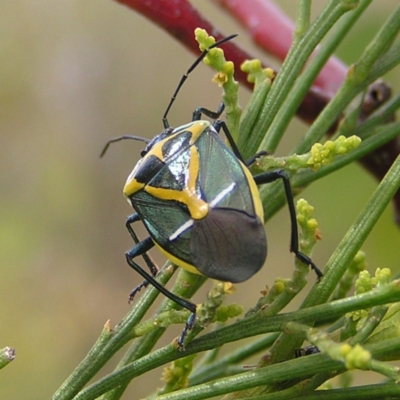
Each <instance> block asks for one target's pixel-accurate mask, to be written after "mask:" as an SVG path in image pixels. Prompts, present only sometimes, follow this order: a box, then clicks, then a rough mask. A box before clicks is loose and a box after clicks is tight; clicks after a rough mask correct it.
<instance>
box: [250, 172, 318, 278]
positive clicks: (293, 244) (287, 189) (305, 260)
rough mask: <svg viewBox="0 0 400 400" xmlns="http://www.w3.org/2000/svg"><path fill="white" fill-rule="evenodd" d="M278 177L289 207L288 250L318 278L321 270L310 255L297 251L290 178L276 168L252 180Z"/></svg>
mask: <svg viewBox="0 0 400 400" xmlns="http://www.w3.org/2000/svg"><path fill="white" fill-rule="evenodd" d="M278 179H282V182H283V186H284V188H285V194H286V200H287V204H288V207H289V214H290V223H291V235H290V251H291V252H292V253H294V255H295V256H296V257H297V258H298V259H299V260H300V261H301V262H303V263H304V264H306V265H309V266H310V267H311V269H313V270H314V271H315V273H316V274H317V276H318V279H320V278H321V277H322V276H323V275H322V272H321V271H320V270H319V269H318V268H317V266H316V265H315V264H314V263H313V261H312V260H311V258H310V257H308V256H306V255H305V254H303V253H302V252H300V251H299V234H298V230H297V220H296V209H295V207H294V201H293V195H292V189H291V187H290V180H289V177H288V175H287V173H286V172H285V171H284V170H282V169H278V170H275V171H268V172H264V173H262V174H259V175H256V176H254V180H255V182H256V184H257V185H262V184H264V183H271V182H274V181H276V180H278Z"/></svg>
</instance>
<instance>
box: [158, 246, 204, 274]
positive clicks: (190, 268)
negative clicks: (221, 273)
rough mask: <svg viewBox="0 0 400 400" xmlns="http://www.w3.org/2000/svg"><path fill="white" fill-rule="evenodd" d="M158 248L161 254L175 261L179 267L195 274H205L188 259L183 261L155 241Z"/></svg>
mask: <svg viewBox="0 0 400 400" xmlns="http://www.w3.org/2000/svg"><path fill="white" fill-rule="evenodd" d="M154 244H155V245H156V247H157V248H158V250H159V251H160V253H161V254H163V255H164V256H165V257H166V258H167V259H168V260H170V261H171V262H173V263H174V264H175V265H177V266H178V267H181V268H183V269H185V270H186V271H189V272H191V273H193V274H197V275H203V274H202V273H201V272H200V271H199V270H198V269H197V268H196V267H195V266H194V265H192V264H189V263H187V262H186V261H183V260H181V259H179V258H178V257H175V256H174V255H173V254H171V253H168V251H166V250H165V249H163V248H162V247H161V246H160V245H159V244H158V243H156V242H154Z"/></svg>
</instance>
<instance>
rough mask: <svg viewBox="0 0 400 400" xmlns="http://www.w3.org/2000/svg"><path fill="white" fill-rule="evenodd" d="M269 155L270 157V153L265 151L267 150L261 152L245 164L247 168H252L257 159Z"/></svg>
mask: <svg viewBox="0 0 400 400" xmlns="http://www.w3.org/2000/svg"><path fill="white" fill-rule="evenodd" d="M267 155H268V151H265V150H261V151H259V152H258V153H256V154H254V156H253V157H251V158H249V159H248V160H246V162H245V165H246V167H250V166H251V165H252V164H254V163H255V162H256V161H257V158H260V157H262V156H267Z"/></svg>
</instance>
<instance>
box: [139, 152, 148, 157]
mask: <svg viewBox="0 0 400 400" xmlns="http://www.w3.org/2000/svg"><path fill="white" fill-rule="evenodd" d="M146 154H147V150H142V151H141V152H140V157H142V158H143V157H144V156H145V155H146Z"/></svg>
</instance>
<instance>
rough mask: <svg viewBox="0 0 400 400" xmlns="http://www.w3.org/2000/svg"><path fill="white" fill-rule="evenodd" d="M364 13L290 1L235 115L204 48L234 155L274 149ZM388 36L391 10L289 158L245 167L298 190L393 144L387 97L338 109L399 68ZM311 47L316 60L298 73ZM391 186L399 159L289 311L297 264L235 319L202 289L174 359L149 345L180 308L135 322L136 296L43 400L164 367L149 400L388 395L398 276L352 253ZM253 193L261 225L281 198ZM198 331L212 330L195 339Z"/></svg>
mask: <svg viewBox="0 0 400 400" xmlns="http://www.w3.org/2000/svg"><path fill="white" fill-rule="evenodd" d="M369 4H370V1H368V0H360V1H358V0H353V1H352V0H341V1H337V0H334V1H329V2H328V3H327V5H326V7H325V9H324V10H323V11H322V12H321V14H320V15H319V16H318V18H316V20H315V21H314V22H310V20H309V14H310V2H309V1H299V2H298V7H299V11H298V21H297V25H296V32H295V37H294V40H293V45H292V48H291V49H290V51H289V53H288V55H287V58H286V60H285V61H284V63H283V65H282V68H281V70H280V72H279V74H278V75H277V76H276V77H274V76H273V72H272V71H271V70H268V69H267V70H264V69H262V67H261V63H260V62H259V61H257V60H253V61H248V62H246V63H245V64H244V65H243V66H242V69H243V70H244V71H245V72H246V73H247V74H248V76H249V81H251V82H253V83H254V93H253V95H252V97H251V98H250V100H249V102H248V104H247V106H246V107H245V108H244V110H243V112H242V110H241V108H240V106H239V104H238V85H237V83H236V82H235V80H234V68H233V64H232V63H231V62H229V61H226V60H225V58H224V54H223V52H222V50H220V49H217V48H215V49H212V51H210V52H209V54H208V55H207V57H206V58H205V59H204V61H205V63H206V64H208V65H210V66H211V67H212V68H214V69H215V71H216V75H215V78H214V81H215V82H216V83H217V84H218V85H220V86H221V87H222V89H223V99H224V103H225V106H226V119H227V124H228V126H229V129H230V131H231V132H232V135H233V137H234V138H235V139H236V140H237V143H238V146H239V149H240V150H241V151H242V152H243V155H244V157H245V158H247V157H250V156H251V155H253V154H254V153H256V152H257V151H260V150H268V151H269V152H271V151H274V150H275V149H276V147H277V145H278V144H279V142H280V141H281V139H282V136H283V135H284V133H285V130H286V127H287V125H288V122H289V121H290V119H291V118H292V117H293V116H294V114H295V111H296V109H297V107H298V105H299V103H300V101H301V99H302V98H303V96H304V94H305V93H306V92H307V91H308V90H309V88H310V86H311V84H312V82H313V80H314V79H315V77H316V76H317V75H318V73H319V71H320V69H321V68H322V66H323V64H324V63H325V62H326V60H327V59H328V58H329V56H330V55H331V54H332V52H333V51H334V50H335V48H336V46H337V45H338V44H339V43H340V41H341V40H343V38H344V37H345V35H346V34H347V32H348V31H349V30H350V28H351V27H352V26H353V24H354V23H355V22H356V21H357V19H358V18H359V16H360V15H361V14H362V12H363V11H364V10H365V9H366V8H367V7H368V5H369ZM333 28H335V29H333ZM399 31H400V7H397V9H396V10H394V12H393V13H392V14H391V16H390V17H389V19H388V20H387V22H386V23H385V24H384V26H382V28H381V30H380V31H379V32H378V34H377V35H376V36H375V38H374V39H373V40H372V41H371V43H370V44H369V46H368V47H367V48H366V49H365V51H364V52H363V54H362V55H361V57H360V59H359V60H358V61H356V62H355V63H354V65H353V66H352V67H351V68H350V69H349V72H348V75H347V77H346V79H345V81H344V82H343V84H342V86H341V87H340V88H339V90H338V91H337V93H336V95H335V96H334V98H333V99H332V101H331V102H330V103H329V104H328V105H327V107H326V108H325V109H324V110H323V112H322V113H321V114H320V116H319V117H318V118H317V119H316V120H315V122H314V123H313V124H312V126H311V127H310V128H309V130H308V132H307V133H306V135H305V136H304V138H302V139H301V140H300V142H299V143H298V144H297V145H296V146H294V151H293V154H289V155H288V156H287V157H281V158H275V157H272V156H270V155H268V156H265V157H262V158H260V159H259V160H257V165H256V166H255V168H256V169H257V171H258V172H260V171H266V170H269V169H271V168H272V169H273V168H284V169H285V170H286V171H287V172H288V173H289V174H290V175H291V177H292V179H291V181H292V185H293V189H295V190H296V191H298V190H299V189H300V188H303V187H305V186H306V185H308V184H310V183H312V182H313V181H315V180H317V179H319V178H322V177H324V176H325V175H327V174H329V173H331V172H334V171H336V170H338V169H340V168H342V167H343V166H345V165H347V164H349V163H351V162H354V161H356V160H358V159H360V158H361V157H363V156H365V155H366V154H368V153H370V152H371V151H374V150H375V149H377V148H378V147H380V146H382V145H383V144H385V143H387V142H389V141H390V140H392V139H393V138H395V137H397V136H398V135H399V134H400V123H398V122H389V123H388V122H387V117H389V116H391V115H393V113H394V112H395V111H396V110H397V109H398V108H399V106H400V100H399V99H400V97H399V95H395V96H394V97H393V99H391V100H390V101H389V102H387V103H386V104H385V105H383V106H382V107H381V108H380V109H379V110H377V111H376V112H375V113H373V114H371V115H370V116H369V118H367V119H365V120H363V121H361V122H360V123H357V124H355V123H354V121H355V120H356V119H357V118H354V116H355V114H354V112H355V111H354V108H351V107H348V106H349V105H350V104H353V103H354V101H355V100H356V99H359V98H360V97H361V96H362V95H363V93H364V92H365V90H366V88H367V86H368V85H369V84H370V83H372V82H373V81H375V80H376V79H377V78H378V77H379V76H381V75H382V74H385V73H386V72H387V71H389V70H390V69H392V68H394V67H395V66H396V65H397V64H398V63H399V62H400V52H399V51H398V49H399V48H400V47H399V46H400V44H399V42H398V41H397V42H396V41H395V38H396V35H398V33H399ZM325 38H326V41H324V42H323V44H321V47H320V52H319V53H318V55H317V56H316V57H315V58H314V59H313V60H312V61H311V62H310V63H309V64H308V65H307V66H306V67H305V65H306V62H307V61H308V59H309V56H310V55H311V53H312V52H313V51H314V50H315V48H316V46H317V45H320V43H321V41H322V40H323V39H325ZM196 39H197V40H198V42H199V44H200V49H201V50H204V49H205V48H207V47H209V46H210V45H211V44H213V43H214V39H213V38H212V37H209V36H208V34H207V33H206V32H205V31H203V30H200V29H199V30H196ZM289 94H290V95H289ZM339 115H343V121H345V122H344V123H343V124H342V125H341V126H340V127H339V128H338V134H337V135H336V136H333V139H332V140H325V141H324V140H323V136H324V134H325V133H326V131H327V130H328V129H329V127H330V126H331V125H332V124H333V122H334V121H335V120H336V119H337V118H338V116H339ZM320 141H322V142H321V143H319V142H320ZM399 187H400V157H398V158H397V160H396V161H395V162H394V163H393V165H392V167H391V169H390V170H389V171H388V172H387V174H386V176H385V177H384V179H383V180H382V181H381V183H380V184H379V186H378V187H377V189H376V190H375V192H374V193H373V195H372V196H371V198H370V199H369V201H368V203H367V204H365V207H364V208H363V209H362V210H361V211H360V213H359V215H358V217H357V218H356V220H355V221H354V222H353V223H352V224H351V225H350V226H349V227H348V231H347V233H346V234H345V236H344V237H343V239H342V240H341V242H340V243H339V245H338V246H337V248H336V249H335V250H334V251H333V253H332V255H331V257H330V258H329V260H328V262H327V264H326V266H325V267H324V269H323V273H324V276H323V278H322V279H321V280H320V281H319V282H317V283H315V285H314V286H313V288H312V289H311V290H310V291H309V293H308V294H307V295H306V297H305V299H304V300H303V302H302V304H301V305H300V306H299V307H298V309H297V310H295V311H292V312H286V311H285V312H283V311H282V310H283V309H284V308H285V307H286V306H287V305H288V304H289V303H290V302H291V301H292V300H293V299H294V298H295V297H296V296H297V295H298V294H299V293H300V292H301V291H302V290H303V289H304V287H305V285H306V283H307V281H308V276H310V279H311V280H313V279H315V278H314V275H312V274H311V275H310V273H309V272H310V271H309V268H308V267H307V266H305V265H303V264H301V263H300V262H299V261H296V262H295V266H294V268H293V274H292V276H291V277H288V278H286V279H282V278H279V279H278V278H277V279H276V280H275V282H274V283H273V284H272V285H271V287H270V288H269V290H266V291H265V293H264V294H263V296H262V297H261V298H260V299H259V301H258V303H257V304H256V305H255V306H254V307H253V308H252V309H251V310H246V312H245V313H244V314H243V313H242V311H243V310H242V307H241V306H240V305H236V304H227V303H226V302H225V298H226V296H227V295H229V294H230V293H231V292H232V291H233V287H232V285H230V284H227V283H224V284H221V283H216V284H215V286H214V287H213V289H212V290H211V291H210V292H209V294H208V297H207V299H206V300H205V301H204V303H203V304H202V305H199V307H198V316H197V320H196V323H195V326H194V327H193V329H192V330H191V331H190V332H189V335H188V337H187V341H186V347H185V349H184V350H183V351H178V350H177V346H176V343H175V342H173V343H170V344H168V345H166V346H163V347H157V343H158V340H159V339H160V338H161V337H162V336H163V334H164V332H165V331H166V329H167V328H168V327H169V326H170V325H172V324H180V325H182V324H184V323H185V321H186V320H187V318H188V311H186V310H180V309H178V308H177V306H176V304H174V303H173V302H171V301H170V300H168V299H166V300H164V301H163V303H162V304H161V306H160V307H159V309H158V310H157V311H156V312H155V314H154V315H153V316H152V317H149V318H148V317H146V312H147V310H148V309H149V307H150V306H151V305H152V304H153V302H154V301H155V300H156V298H157V296H158V292H157V290H156V289H155V288H153V287H151V286H149V287H148V288H147V289H146V290H145V291H144V293H143V294H142V295H141V296H140V297H138V299H135V303H134V305H133V307H132V309H131V311H130V312H129V313H128V315H127V316H126V317H125V318H124V319H123V320H122V321H121V322H120V323H119V324H118V325H117V326H116V327H115V328H113V329H111V327H110V325H109V323H107V324H106V325H105V327H104V329H103V331H102V332H101V334H100V336H99V338H98V339H97V341H96V342H95V344H94V345H93V348H92V349H91V350H90V352H89V353H88V355H87V357H86V358H85V359H84V360H83V361H82V362H81V363H80V364H79V365H78V366H77V368H76V370H75V371H74V372H73V373H72V374H71V376H70V377H69V378H68V379H67V380H66V382H65V383H64V384H63V385H62V386H61V387H60V389H58V390H57V392H56V393H55V394H54V396H53V397H52V399H53V400H68V399H75V400H90V399H96V398H99V397H101V398H102V399H103V400H117V399H120V398H121V396H122V395H123V393H124V390H125V389H126V387H127V386H128V385H129V384H131V383H133V382H134V378H136V377H139V376H141V375H143V374H146V373H147V372H149V371H152V370H153V369H155V368H157V367H160V366H164V368H165V369H164V372H163V374H162V379H163V381H164V387H163V388H162V389H160V390H159V391H158V392H157V391H156V386H158V382H157V383H156V384H155V385H154V388H149V396H151V398H156V399H160V400H161V399H165V400H167V399H168V400H172V399H174V400H178V399H182V400H189V399H208V398H211V397H214V396H222V395H225V397H224V398H225V399H230V398H235V399H238V398H241V399H264V400H266V399H282V400H283V399H293V398H295V397H296V398H298V399H317V398H319V396H320V393H319V392H318V390H317V389H318V388H320V389H321V388H323V389H325V390H324V392H323V393H324V398H327V399H328V398H329V399H353V398H354V399H370V398H384V397H388V398H389V397H392V398H399V397H400V385H397V384H396V382H397V381H398V379H399V370H398V368H397V367H394V366H393V365H392V364H389V363H388V361H393V360H399V359H400V335H399V331H400V317H399V315H400V313H399V310H400V280H398V279H392V277H391V271H390V270H388V269H386V268H382V269H379V268H377V269H376V271H371V272H367V271H366V270H365V268H366V261H365V260H366V255H365V254H364V253H363V251H362V250H361V247H362V245H363V243H364V242H365V240H366V238H367V237H368V235H369V233H370V232H371V230H372V228H373V227H374V226H375V224H376V223H377V221H378V220H379V218H380V216H381V215H382V212H383V211H384V210H385V208H386V206H387V205H388V204H389V203H390V201H391V199H392V197H393V195H394V193H395V192H396V191H397V190H398V189H399ZM261 195H262V199H263V204H264V208H265V218H266V220H267V219H269V218H270V217H271V216H272V215H273V214H274V213H275V212H276V211H277V210H278V209H279V208H280V207H282V206H283V204H284V193H283V191H282V188H281V185H280V184H271V185H265V187H263V188H262V190H261ZM312 214H313V207H312V206H311V205H310V204H308V203H307V201H306V200H304V199H300V200H299V201H298V203H297V220H298V224H299V227H300V230H301V238H300V239H301V240H300V250H301V251H302V252H303V253H304V254H307V255H311V253H312V249H313V247H314V245H316V244H317V241H318V239H319V230H318V222H317V221H316V220H315V218H314V217H313V215H312ZM175 269H176V268H175V267H174V266H172V265H170V264H168V263H167V264H166V265H165V266H164V267H163V268H162V269H161V271H160V273H159V275H158V277H157V280H158V281H159V282H160V283H161V284H163V285H164V284H166V283H167V281H168V280H169V279H170V278H171V277H172V275H173V273H174V272H175ZM204 281H205V278H203V277H200V276H197V275H193V274H190V273H189V272H186V271H179V274H178V276H177V279H176V282H175V284H174V287H173V289H172V291H173V292H174V293H176V294H177V295H179V296H181V297H184V298H191V296H192V295H193V294H194V293H195V292H196V291H197V290H198V288H199V287H200V286H201V285H202V284H203V283H204ZM353 287H355V289H352V288H353ZM239 315H241V317H240V319H237V318H238V316H239ZM209 325H211V326H212V328H213V329H212V330H211V331H210V332H208V333H206V334H203V335H201V334H200V333H201V332H202V330H203V329H204V328H205V327H206V326H209ZM245 338H248V340H247V341H246V343H245V344H243V343H241V342H239V345H238V346H237V347H236V349H235V350H231V351H228V352H224V355H220V354H219V349H220V348H222V347H223V346H224V345H225V344H227V343H230V342H237V341H240V340H242V339H245ZM305 343H308V344H309V345H310V344H311V345H313V346H317V347H318V349H319V351H320V352H319V353H317V354H312V355H309V356H304V357H299V358H295V350H296V349H299V348H301V347H302V346H304V345H305ZM122 348H124V351H125V354H124V355H123V356H122V358H121V359H120V361H119V363H118V365H117V366H116V368H115V369H114V371H113V372H111V373H108V374H106V375H104V374H103V375H102V376H101V377H98V376H97V373H98V372H99V371H101V370H102V368H103V367H104V366H105V365H107V363H108V362H109V361H110V360H111V358H112V357H113V356H114V355H115V354H116V353H117V352H118V351H120V350H121V349H122ZM255 355H258V357H259V359H258V363H257V365H255V366H253V367H252V368H250V369H249V368H248V369H243V368H242V365H243V364H246V362H247V360H248V359H249V358H250V357H254V356H255ZM354 370H362V371H374V372H376V373H378V374H380V375H382V383H379V384H374V385H366V386H358V387H351V386H350V385H349V384H348V381H349V377H348V375H347V373H348V371H354ZM341 374H343V375H342V376H343V377H344V378H343V379H342V381H343V382H344V381H346V382H347V383H346V386H344V387H342V388H333V386H332V383H331V382H332V381H331V379H332V378H334V377H336V376H339V375H341ZM152 389H153V390H152ZM152 392H153V393H152Z"/></svg>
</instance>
